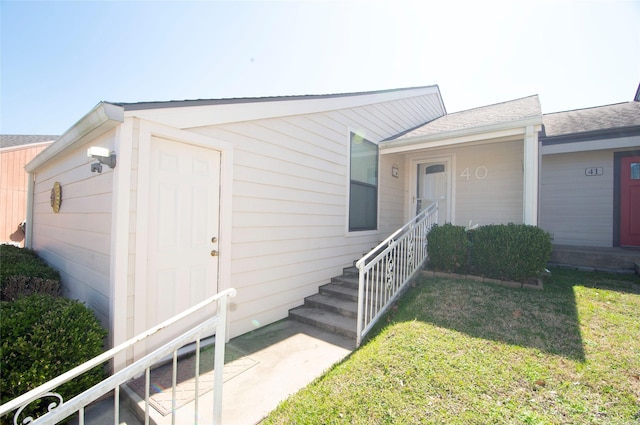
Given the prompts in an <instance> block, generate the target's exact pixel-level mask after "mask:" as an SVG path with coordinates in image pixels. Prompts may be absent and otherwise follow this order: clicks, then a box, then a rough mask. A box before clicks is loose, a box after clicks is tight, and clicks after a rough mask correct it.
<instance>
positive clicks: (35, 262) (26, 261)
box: [0, 245, 60, 301]
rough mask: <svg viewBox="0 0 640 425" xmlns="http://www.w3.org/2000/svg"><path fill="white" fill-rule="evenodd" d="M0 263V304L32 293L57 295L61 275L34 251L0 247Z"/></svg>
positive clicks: (6, 246) (7, 246)
mask: <svg viewBox="0 0 640 425" xmlns="http://www.w3.org/2000/svg"><path fill="white" fill-rule="evenodd" d="M0 263H1V265H2V266H1V267H0V300H3V301H12V300H15V299H17V298H19V297H21V296H26V295H31V294H33V293H44V294H50V295H58V294H59V293H60V274H59V273H58V272H57V271H56V270H55V269H53V268H52V267H49V265H47V263H45V262H44V261H43V260H42V259H41V258H40V257H38V255H37V254H36V253H35V252H34V251H32V250H30V249H26V248H18V247H15V246H12V245H0Z"/></svg>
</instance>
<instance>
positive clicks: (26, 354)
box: [0, 294, 107, 420]
mask: <svg viewBox="0 0 640 425" xmlns="http://www.w3.org/2000/svg"><path fill="white" fill-rule="evenodd" d="M0 310H1V311H0V314H1V315H2V321H0V334H1V335H2V340H1V341H0V371H1V373H2V379H1V380H0V396H1V397H0V402H1V403H5V402H7V401H9V400H12V399H13V398H15V397H17V396H19V395H21V394H23V393H25V392H27V391H29V390H31V389H33V388H35V387H37V386H39V385H42V384H44V383H45V382H47V381H49V380H51V379H53V378H55V377H57V376H59V375H61V374H62V373H64V372H66V371H68V370H70V369H72V368H73V367H75V366H78V365H80V364H82V363H84V362H85V361H87V360H90V359H92V358H93V357H95V356H97V355H99V354H101V353H102V352H103V346H104V338H105V337H106V335H107V331H106V330H105V329H104V328H102V327H101V326H100V324H99V322H98V320H97V319H96V317H95V315H94V314H93V312H92V311H91V310H89V309H88V308H87V307H86V306H84V305H83V304H82V303H80V302H79V301H75V300H69V299H66V298H62V297H52V296H49V295H41V294H36V295H30V296H27V297H22V298H20V299H18V300H16V301H13V302H7V301H0ZM104 377H105V372H104V367H103V366H98V367H96V368H94V369H92V370H91V371H89V372H87V373H85V374H83V375H80V376H78V377H77V378H75V379H73V380H71V381H69V382H67V383H65V384H63V385H61V386H60V387H58V388H57V389H56V390H54V391H56V392H58V393H59V394H61V395H62V396H63V398H64V400H65V401H66V400H68V399H69V398H71V397H73V396H75V395H77V394H79V393H80V392H81V391H84V390H86V389H88V388H90V387H91V386H93V385H95V384H97V383H98V382H100V381H101V380H102V379H104ZM30 407H32V408H34V409H36V410H35V411H38V410H37V409H38V408H42V407H43V406H37V403H34V404H32V405H30ZM3 420H6V418H3Z"/></svg>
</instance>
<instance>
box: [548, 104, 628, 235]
mask: <svg viewBox="0 0 640 425" xmlns="http://www.w3.org/2000/svg"><path fill="white" fill-rule="evenodd" d="M637 97H638V94H636V100H635V101H631V102H624V103H618V104H614V105H605V106H598V107H593V108H586V109H578V110H573V111H566V112H558V113H553V114H545V115H544V116H543V123H544V125H543V131H542V132H541V134H540V142H541V147H540V151H541V155H542V156H541V158H542V159H541V169H540V173H541V178H540V227H542V228H543V229H545V230H546V231H548V232H549V233H550V234H551V236H552V238H553V242H554V244H555V245H575V246H586V247H617V246H621V247H625V246H627V247H638V246H640V102H639V101H638V99H637Z"/></svg>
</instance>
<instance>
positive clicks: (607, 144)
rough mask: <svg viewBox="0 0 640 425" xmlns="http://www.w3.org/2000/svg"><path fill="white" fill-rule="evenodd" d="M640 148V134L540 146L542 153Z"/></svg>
mask: <svg viewBox="0 0 640 425" xmlns="http://www.w3.org/2000/svg"><path fill="white" fill-rule="evenodd" d="M623 148H636V149H640V136H625V137H616V138H612V139H600V140H588V141H584V142H569V143H557V144H551V145H545V144H543V145H542V147H541V148H540V152H541V153H542V155H551V154H557V153H571V152H587V151H598V150H604V149H623Z"/></svg>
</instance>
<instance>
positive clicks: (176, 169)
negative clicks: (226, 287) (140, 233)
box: [146, 137, 220, 328]
mask: <svg viewBox="0 0 640 425" xmlns="http://www.w3.org/2000/svg"><path fill="white" fill-rule="evenodd" d="M149 178H150V181H149V189H150V190H149V222H148V226H149V227H148V228H149V233H148V235H149V236H148V264H147V267H148V268H147V279H148V281H147V299H146V311H147V320H146V321H147V328H149V327H151V326H154V325H156V324H158V323H160V322H162V321H164V320H166V319H168V318H170V317H172V316H174V315H176V314H178V313H180V312H182V311H184V310H186V309H188V308H189V307H191V306H193V305H195V304H197V303H198V302H200V301H203V300H204V299H206V298H208V297H211V296H213V295H215V294H216V293H217V292H218V257H217V249H218V237H219V214H220V152H219V151H216V150H213V149H207V148H203V147H199V146H194V145H190V144H186V143H181V142H177V141H173V140H167V139H163V138H159V137H152V139H151V148H150V173H149Z"/></svg>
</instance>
